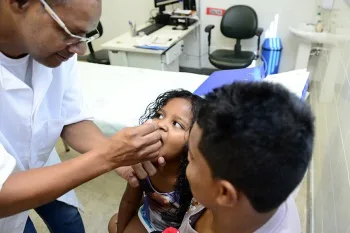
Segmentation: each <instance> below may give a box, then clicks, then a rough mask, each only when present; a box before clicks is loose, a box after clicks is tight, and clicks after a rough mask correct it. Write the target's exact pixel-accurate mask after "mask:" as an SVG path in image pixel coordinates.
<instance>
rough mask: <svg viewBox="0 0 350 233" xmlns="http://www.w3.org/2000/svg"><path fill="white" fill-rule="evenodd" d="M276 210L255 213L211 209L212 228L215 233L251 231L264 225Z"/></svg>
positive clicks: (251, 232) (243, 232)
mask: <svg viewBox="0 0 350 233" xmlns="http://www.w3.org/2000/svg"><path fill="white" fill-rule="evenodd" d="M276 212H277V209H276V210H273V211H271V212H268V213H263V214H261V213H257V212H255V211H250V210H248V211H247V210H239V211H232V210H229V209H217V210H215V211H213V216H214V217H213V218H214V219H213V228H212V229H213V230H214V232H215V233H220V232H230V233H253V232H255V231H257V230H258V229H260V228H261V227H262V226H264V225H265V224H266V223H267V222H268V221H269V220H270V219H271V217H272V216H273V215H274V214H275V213H276Z"/></svg>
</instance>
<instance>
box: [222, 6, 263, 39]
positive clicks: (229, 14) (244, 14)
mask: <svg viewBox="0 0 350 233" xmlns="http://www.w3.org/2000/svg"><path fill="white" fill-rule="evenodd" d="M257 29H258V16H257V14H256V12H255V11H254V9H253V8H251V7H249V6H245V5H236V6H232V7H230V8H229V9H227V11H226V12H225V14H224V16H223V17H222V20H221V33H222V34H223V35H224V36H226V37H229V38H234V39H239V40H240V39H250V38H252V37H254V36H255V34H256V30H257Z"/></svg>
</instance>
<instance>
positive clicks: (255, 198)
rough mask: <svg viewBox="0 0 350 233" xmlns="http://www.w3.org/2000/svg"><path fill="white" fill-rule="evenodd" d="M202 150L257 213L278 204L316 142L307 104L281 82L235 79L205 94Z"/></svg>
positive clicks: (200, 118) (301, 171)
mask: <svg viewBox="0 0 350 233" xmlns="http://www.w3.org/2000/svg"><path fill="white" fill-rule="evenodd" d="M197 123H198V125H199V127H200V128H201V129H202V132H203V134H202V138H201V141H200V143H199V149H200V151H201V152H202V154H203V156H204V157H205V159H206V160H207V162H208V164H209V167H210V168H211V171H212V174H213V176H214V178H219V179H224V180H227V181H229V182H231V183H232V185H233V186H234V187H235V188H237V189H238V190H239V191H241V192H243V193H244V194H245V195H246V196H247V198H248V199H249V201H250V203H251V204H252V206H253V207H254V209H255V210H256V211H257V212H260V213H262V212H268V211H271V210H273V209H276V208H277V207H279V206H280V205H281V204H282V203H283V202H284V201H285V200H286V199H287V198H288V196H289V195H290V194H291V193H292V192H293V190H294V189H295V188H296V187H297V186H298V184H299V183H300V182H301V180H302V179H303V177H304V175H305V172H306V169H307V167H308V165H309V162H310V159H311V155H312V150H313V142H314V117H313V114H312V112H311V109H310V107H309V105H308V104H307V103H305V102H304V101H303V100H301V99H300V98H298V97H297V96H296V95H294V94H292V93H290V92H289V91H288V90H287V89H285V88H284V87H282V86H281V85H276V84H271V83H267V82H254V83H248V82H246V83H233V84H232V85H227V86H223V87H222V88H218V89H215V90H214V91H213V92H212V93H209V94H208V95H206V100H205V102H204V103H203V104H202V106H201V108H200V109H199V113H198V116H197Z"/></svg>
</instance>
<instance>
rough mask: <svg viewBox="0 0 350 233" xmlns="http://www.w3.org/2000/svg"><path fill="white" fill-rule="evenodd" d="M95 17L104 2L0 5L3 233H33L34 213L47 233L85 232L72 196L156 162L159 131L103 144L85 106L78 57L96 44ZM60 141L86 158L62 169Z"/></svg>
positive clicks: (10, 1) (137, 131)
mask: <svg viewBox="0 0 350 233" xmlns="http://www.w3.org/2000/svg"><path fill="white" fill-rule="evenodd" d="M100 14H101V0H46V1H45V0H1V1H0V233H21V232H26V233H32V232H36V231H35V228H34V226H33V224H32V222H31V221H30V219H29V218H28V210H29V209H32V208H34V209H35V210H36V211H37V212H38V213H39V215H40V216H41V217H42V218H43V219H44V221H45V222H46V224H47V225H48V227H49V229H50V231H51V232H54V233H61V232H64V233H69V232H75V233H81V232H84V226H83V223H82V220H81V217H80V214H79V212H78V210H77V207H79V203H78V200H77V198H76V196H75V194H74V192H73V191H70V190H72V189H73V188H75V187H77V186H79V185H80V184H82V183H84V182H86V181H89V180H91V179H93V178H95V177H97V176H99V175H101V174H103V173H105V172H108V171H110V170H112V169H115V168H118V167H121V166H127V165H132V164H135V163H139V162H142V161H146V160H150V159H154V158H157V157H158V154H159V152H158V150H159V148H160V147H161V142H160V134H159V132H158V131H157V129H158V128H157V126H156V125H154V124H152V123H150V124H145V125H143V126H139V127H134V128H127V129H124V130H122V131H120V132H118V133H117V134H115V135H114V136H113V137H111V138H109V139H107V138H105V137H104V135H103V134H102V133H101V131H100V130H99V129H98V128H97V127H96V126H95V125H94V123H93V122H92V121H91V116H90V115H89V113H88V112H86V110H85V109H84V107H83V106H84V102H83V98H82V94H81V91H80V86H79V79H78V73H77V62H76V55H75V54H84V52H85V48H86V44H85V43H86V42H89V41H91V40H93V39H96V38H98V36H99V32H98V31H96V30H95V28H96V25H97V23H98V21H99V18H100ZM91 31H93V32H95V33H92V34H91V33H89V35H92V36H91V37H90V38H86V37H85V35H86V33H87V32H91ZM96 78H98V77H96ZM60 136H61V137H62V138H63V139H64V140H65V141H66V142H67V143H68V144H69V145H70V146H71V147H72V148H74V149H75V150H77V151H79V152H81V153H83V155H81V156H79V157H77V158H74V159H72V160H70V161H67V162H64V163H60V160H59V158H58V155H57V153H56V151H55V150H54V146H55V143H56V141H57V139H58V138H59V137H60ZM148 163H149V164H148V165H147V163H146V164H145V165H144V167H145V168H147V166H148V167H150V168H149V169H148V170H147V169H145V170H147V171H149V170H152V169H153V170H154V167H152V165H150V162H148ZM139 166H140V165H139ZM141 170H142V167H141ZM125 171H126V172H130V169H126V170H121V171H120V173H123V172H125ZM134 181H135V180H134ZM67 192H68V193H67ZM65 193H66V194H65ZM56 199H58V201H57V200H56Z"/></svg>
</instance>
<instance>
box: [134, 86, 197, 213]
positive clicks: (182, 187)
mask: <svg viewBox="0 0 350 233" xmlns="http://www.w3.org/2000/svg"><path fill="white" fill-rule="evenodd" d="M175 98H181V99H186V100H188V101H189V102H190V103H191V106H192V108H191V111H192V115H193V118H192V120H191V127H192V126H193V123H194V122H195V119H196V116H197V110H198V108H199V106H200V103H201V101H202V98H201V97H199V96H197V95H195V94H193V93H191V92H189V91H186V90H183V89H176V90H171V91H167V92H165V93H163V94H161V95H159V96H158V97H157V99H156V100H155V101H154V102H152V103H150V104H149V105H148V106H147V108H146V111H145V113H144V114H143V115H142V116H141V117H140V119H139V123H140V124H143V123H145V122H146V121H147V120H149V119H153V118H155V117H157V116H158V111H159V110H160V109H161V108H163V107H164V106H165V105H166V104H167V103H168V102H169V100H171V99H175ZM187 153H188V145H187V144H186V145H185V147H184V152H183V154H182V155H181V159H180V160H181V167H180V170H179V174H178V176H177V179H176V183H175V185H174V189H175V193H176V194H177V195H179V200H180V201H179V204H180V208H179V210H178V213H177V214H178V217H179V218H181V219H182V218H183V217H184V215H185V214H186V211H187V210H188V208H189V206H190V204H191V200H192V197H193V196H192V192H191V188H190V185H189V183H188V180H187V177H186V168H187V165H188V160H187Z"/></svg>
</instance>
